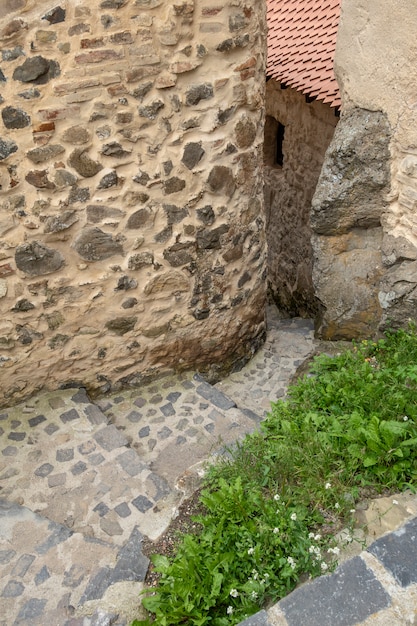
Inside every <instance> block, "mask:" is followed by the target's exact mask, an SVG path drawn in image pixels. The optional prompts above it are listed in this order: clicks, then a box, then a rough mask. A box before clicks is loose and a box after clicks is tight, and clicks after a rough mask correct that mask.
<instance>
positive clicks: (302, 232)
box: [265, 80, 338, 317]
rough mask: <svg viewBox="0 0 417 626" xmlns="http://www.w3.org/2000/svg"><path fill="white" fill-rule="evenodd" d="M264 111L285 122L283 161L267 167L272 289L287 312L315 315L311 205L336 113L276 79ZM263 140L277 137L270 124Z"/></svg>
mask: <svg viewBox="0 0 417 626" xmlns="http://www.w3.org/2000/svg"><path fill="white" fill-rule="evenodd" d="M265 111H266V115H268V116H271V117H273V118H275V119H276V120H277V121H279V122H280V123H281V124H283V125H284V126H285V135H284V143H283V153H284V161H283V165H282V167H279V166H275V167H272V166H268V165H266V167H265V209H266V216H267V222H266V233H267V242H268V272H269V283H270V289H271V293H272V295H273V298H274V300H275V301H276V303H277V305H278V307H279V308H280V309H281V310H282V311H283V312H284V313H286V314H287V315H301V316H305V317H307V316H314V315H315V314H316V312H317V310H316V302H315V296H314V289H313V283H312V263H313V259H312V247H311V226H310V208H311V200H312V197H313V194H314V190H315V188H316V185H317V181H318V178H319V174H320V170H321V167H322V165H323V161H324V155H325V152H326V149H327V147H328V146H329V144H330V141H331V139H332V137H333V133H334V129H335V126H336V124H337V121H338V118H337V117H336V116H335V113H334V109H331V108H330V107H329V106H328V105H325V104H323V103H322V102H319V101H313V102H310V103H307V102H306V99H305V96H304V95H303V94H301V93H299V92H298V91H296V90H294V89H291V88H288V89H281V86H280V84H279V83H278V82H276V81H274V80H269V81H268V82H267V84H266V104H265ZM265 142H266V144H269V143H271V144H273V143H274V142H275V137H269V136H268V126H266V137H265Z"/></svg>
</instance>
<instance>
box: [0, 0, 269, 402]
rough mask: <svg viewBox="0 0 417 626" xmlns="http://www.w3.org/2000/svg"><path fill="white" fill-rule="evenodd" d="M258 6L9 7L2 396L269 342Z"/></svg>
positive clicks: (204, 359) (207, 365) (1, 217)
mask: <svg viewBox="0 0 417 626" xmlns="http://www.w3.org/2000/svg"><path fill="white" fill-rule="evenodd" d="M265 31H266V29H265V7H264V6H263V5H262V3H259V2H258V1H257V0H238V1H236V0H230V2H224V3H218V2H217V3H214V2H213V1H212V0H187V1H182V0H177V1H163V2H162V1H161V0H91V1H90V2H88V3H85V2H80V1H78V0H67V1H66V2H65V1H62V2H60V3H59V4H58V3H57V2H48V1H46V0H44V1H43V2H39V1H38V0H37V1H36V2H35V1H31V0H6V3H2V5H1V13H0V47H1V57H0V93H1V97H0V113H1V120H0V312H1V319H0V366H1V367H0V376H1V395H0V402H5V401H7V402H10V401H12V400H14V399H18V398H19V397H22V396H25V395H29V394H30V393H32V392H34V391H36V390H37V389H40V388H45V387H46V388H54V387H57V386H59V385H60V384H66V383H68V382H70V381H75V382H76V383H82V384H84V385H87V387H88V388H89V389H90V390H91V391H97V392H99V391H107V390H109V389H116V388H117V387H118V386H120V385H126V384H136V383H138V382H140V381H141V380H142V379H143V377H144V376H148V375H153V374H155V373H157V372H158V373H161V372H162V371H165V370H167V369H170V368H186V367H200V368H201V369H203V370H206V371H207V370H208V371H209V373H210V375H213V376H214V375H215V374H216V373H218V372H219V371H221V370H224V369H227V368H228V367H230V366H231V364H232V363H234V362H236V360H239V359H244V358H246V357H247V356H248V355H249V354H251V353H252V352H253V351H254V350H255V349H256V348H257V346H258V345H259V342H260V341H261V340H262V336H263V332H264V302H265V285H266V281H265V244H264V223H263V193H262V176H261V173H262V139H263V102H264V63H265V58H264V49H265V39H264V33H265Z"/></svg>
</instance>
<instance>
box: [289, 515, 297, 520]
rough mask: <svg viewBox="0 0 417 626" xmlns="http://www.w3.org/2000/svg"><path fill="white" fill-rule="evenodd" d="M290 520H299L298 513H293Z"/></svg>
mask: <svg viewBox="0 0 417 626" xmlns="http://www.w3.org/2000/svg"><path fill="white" fill-rule="evenodd" d="M290 519H292V521H293V522H295V521H296V520H297V513H291V516H290Z"/></svg>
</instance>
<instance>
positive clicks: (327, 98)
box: [266, 0, 341, 107]
mask: <svg viewBox="0 0 417 626" xmlns="http://www.w3.org/2000/svg"><path fill="white" fill-rule="evenodd" d="M340 2H341V0H267V6H268V8H267V11H268V13H267V16H268V62H267V72H266V73H267V75H268V76H271V77H272V78H274V79H275V80H278V81H279V82H280V83H283V84H285V85H288V86H289V87H293V88H294V89H297V90H298V91H301V92H302V93H304V94H306V95H307V96H311V97H314V98H317V100H322V101H323V102H326V103H328V104H329V105H330V106H332V107H339V106H340V104H341V100H340V93H339V86H338V84H337V81H336V77H335V75H334V71H333V60H334V53H335V48H336V35H337V27H338V24H339V17H340Z"/></svg>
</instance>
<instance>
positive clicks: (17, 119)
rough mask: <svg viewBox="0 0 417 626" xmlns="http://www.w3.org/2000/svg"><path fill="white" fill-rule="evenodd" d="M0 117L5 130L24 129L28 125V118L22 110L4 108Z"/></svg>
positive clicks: (10, 107) (9, 107)
mask: <svg viewBox="0 0 417 626" xmlns="http://www.w3.org/2000/svg"><path fill="white" fill-rule="evenodd" d="M1 117H2V119H3V124H4V125H5V127H6V128H26V126H29V124H30V116H29V115H28V114H27V113H26V112H25V111H23V110H22V109H16V108H15V107H12V106H8V107H5V108H4V109H3V110H2V112H1Z"/></svg>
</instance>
